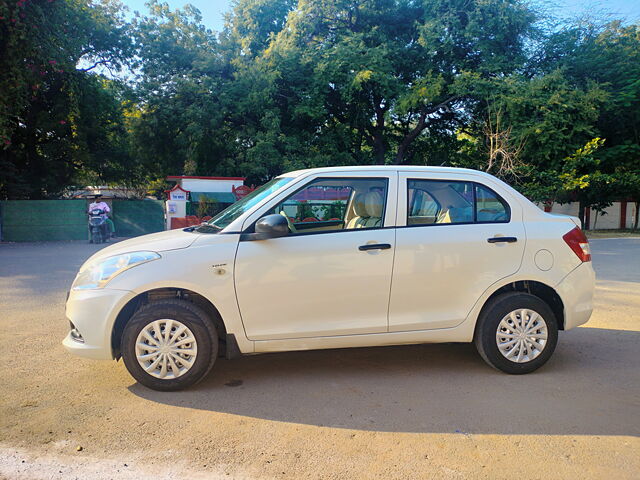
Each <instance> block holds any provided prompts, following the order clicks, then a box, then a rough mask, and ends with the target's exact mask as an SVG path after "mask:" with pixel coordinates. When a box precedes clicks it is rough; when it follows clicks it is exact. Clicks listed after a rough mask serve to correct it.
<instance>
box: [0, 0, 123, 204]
mask: <svg viewBox="0 0 640 480" xmlns="http://www.w3.org/2000/svg"><path fill="white" fill-rule="evenodd" d="M130 55H131V42H130V40H129V38H128V35H127V24H126V22H125V21H124V16H123V12H122V7H121V4H119V3H117V2H115V1H111V0H104V1H102V2H91V3H89V2H87V1H83V0H67V1H64V2H63V1H45V0H41V1H38V0H34V1H25V0H19V1H18V2H11V3H9V2H3V3H1V4H0V92H1V93H0V141H1V142H2V147H1V150H0V197H4V198H7V197H11V198H42V197H46V196H48V195H52V194H56V193H57V192H59V191H60V190H61V189H62V188H64V187H65V186H67V185H68V184H69V183H70V182H72V181H73V179H74V177H75V175H76V174H77V173H78V172H79V171H81V170H83V169H85V168H86V169H87V170H93V171H94V172H96V173H97V174H98V175H101V174H104V173H105V172H107V171H108V170H109V168H111V167H114V168H116V170H121V169H122V167H123V163H124V161H125V159H124V157H123V156H122V155H125V154H124V152H126V147H124V146H117V145H115V144H113V142H116V143H118V142H119V134H120V133H122V130H121V128H120V127H121V120H122V116H121V112H120V111H119V99H118V98H117V97H116V96H114V95H112V94H113V93H115V90H116V89H114V88H111V87H112V85H113V82H107V81H106V80H103V79H101V75H99V74H96V71H98V70H99V69H100V68H102V69H104V70H105V71H106V70H108V69H110V70H111V71H114V72H115V71H117V70H119V69H121V68H122V67H123V66H124V64H125V63H126V61H127V59H128V58H129V56H130ZM107 144H109V148H104V147H105V146H106V145H107ZM115 150H118V154H119V155H121V156H120V158H116V157H115V156H114V155H113V154H114V151H115ZM109 165H110V166H111V167H109ZM102 166H104V167H102Z"/></svg>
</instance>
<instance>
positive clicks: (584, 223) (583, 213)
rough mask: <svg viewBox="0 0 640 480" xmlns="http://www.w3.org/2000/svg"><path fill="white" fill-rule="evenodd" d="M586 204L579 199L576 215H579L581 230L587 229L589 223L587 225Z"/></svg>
mask: <svg viewBox="0 0 640 480" xmlns="http://www.w3.org/2000/svg"><path fill="white" fill-rule="evenodd" d="M586 210H587V205H586V204H585V202H583V201H582V200H580V202H579V204H578V216H579V217H580V223H581V224H582V229H583V230H589V225H587V213H586Z"/></svg>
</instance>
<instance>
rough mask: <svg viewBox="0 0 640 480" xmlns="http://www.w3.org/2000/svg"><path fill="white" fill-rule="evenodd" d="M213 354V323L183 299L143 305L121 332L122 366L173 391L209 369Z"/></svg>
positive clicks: (147, 383) (215, 339)
mask: <svg viewBox="0 0 640 480" xmlns="http://www.w3.org/2000/svg"><path fill="white" fill-rule="evenodd" d="M217 356H218V334H217V332H216V329H215V327H214V326H213V324H212V322H211V320H210V319H209V317H208V315H207V314H206V312H205V311H204V310H203V309H201V308H200V307H198V306H197V305H195V304H193V303H191V302H188V301H186V300H179V299H175V300H160V301H157V302H153V303H150V304H148V305H145V306H143V307H142V308H140V309H139V310H138V311H137V312H135V313H134V315H133V316H132V317H131V319H130V320H129V322H128V323H127V325H126V326H125V329H124V332H123V335H122V358H123V360H124V364H125V366H126V367H127V370H128V371H129V373H130V374H131V375H132V376H133V378H135V379H136V380H137V381H138V382H139V383H141V384H142V385H144V386H146V387H149V388H151V389H153V390H160V391H174V390H181V389H184V388H187V387H189V386H191V385H194V384H196V383H197V382H199V381H200V380H202V379H203V378H204V377H205V376H206V375H207V373H209V371H210V370H211V368H212V367H213V364H214V362H215V360H216V358H217ZM154 363H155V365H154Z"/></svg>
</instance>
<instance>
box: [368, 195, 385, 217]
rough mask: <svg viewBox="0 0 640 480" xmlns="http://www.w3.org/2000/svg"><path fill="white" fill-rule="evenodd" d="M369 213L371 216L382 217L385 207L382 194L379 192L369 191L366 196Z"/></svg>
mask: <svg viewBox="0 0 640 480" xmlns="http://www.w3.org/2000/svg"><path fill="white" fill-rule="evenodd" d="M364 203H365V205H366V206H367V213H368V214H369V216H370V217H375V218H381V217H382V209H383V205H382V204H383V200H382V195H381V194H380V193H378V192H369V193H367V194H366V196H365V198H364Z"/></svg>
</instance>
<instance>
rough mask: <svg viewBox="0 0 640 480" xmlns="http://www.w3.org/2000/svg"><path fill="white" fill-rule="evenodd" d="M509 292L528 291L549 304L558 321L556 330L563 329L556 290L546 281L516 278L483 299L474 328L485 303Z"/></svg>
mask: <svg viewBox="0 0 640 480" xmlns="http://www.w3.org/2000/svg"><path fill="white" fill-rule="evenodd" d="M509 292H522V293H528V294H530V295H534V296H536V297H538V298H539V299H540V300H542V301H543V302H545V303H546V304H547V305H549V308H551V311H552V312H553V314H554V315H555V317H556V320H557V322H558V330H564V324H565V315H564V303H563V302H562V298H561V297H560V295H558V292H556V291H555V289H554V288H553V287H550V286H549V285H547V284H546V283H543V282H540V281H538V280H517V281H513V282H510V283H507V284H506V285H502V286H501V287H500V288H497V289H496V290H495V291H494V292H493V293H492V294H491V295H489V297H487V299H486V300H485V301H484V303H483V305H482V308H481V309H480V311H479V312H478V316H477V318H476V327H475V328H477V326H478V322H477V319H478V318H480V317H481V315H482V312H483V311H484V310H485V308H486V307H487V305H489V303H490V302H491V301H492V300H493V299H494V298H495V297H497V296H498V295H502V294H503V293H509Z"/></svg>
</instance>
